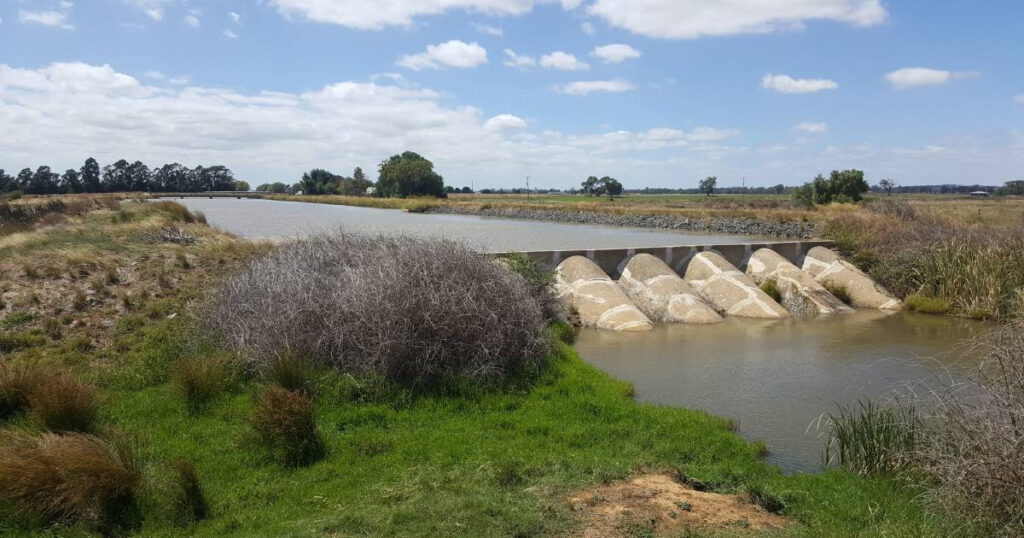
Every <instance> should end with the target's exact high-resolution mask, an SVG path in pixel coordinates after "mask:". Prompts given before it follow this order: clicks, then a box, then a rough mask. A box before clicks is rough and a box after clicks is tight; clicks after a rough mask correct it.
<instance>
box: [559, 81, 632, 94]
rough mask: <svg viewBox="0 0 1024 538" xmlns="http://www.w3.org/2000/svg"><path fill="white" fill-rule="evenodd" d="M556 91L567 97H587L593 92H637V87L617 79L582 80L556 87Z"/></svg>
mask: <svg viewBox="0 0 1024 538" xmlns="http://www.w3.org/2000/svg"><path fill="white" fill-rule="evenodd" d="M554 89H555V91H557V92H559V93H564V94H567V95H587V94H589V93H593V92H604V93H621V92H628V91H630V90H635V89H636V85H635V84H633V83H632V82H629V81H628V80H625V79H621V78H617V79H612V80H581V81H577V82H570V83H568V84H563V85H560V86H555V88H554Z"/></svg>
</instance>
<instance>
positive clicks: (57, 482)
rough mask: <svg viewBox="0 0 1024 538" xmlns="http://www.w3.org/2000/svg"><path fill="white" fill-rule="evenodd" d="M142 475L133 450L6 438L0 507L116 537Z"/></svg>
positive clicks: (85, 441)
mask: <svg viewBox="0 0 1024 538" xmlns="http://www.w3.org/2000/svg"><path fill="white" fill-rule="evenodd" d="M139 480H140V470H139V468H138V465H137V463H136V461H135V459H134V457H133V455H132V452H131V450H130V449H129V448H128V447H127V446H123V445H115V444H111V443H108V442H106V441H103V440H101V439H99V438H98V437H94V436H91V435H82V434H68V435H58V434H52V433H48V434H43V435H42V436H39V437H32V436H28V435H26V434H20V433H13V432H3V433H2V435H0V507H2V509H3V510H5V511H7V512H9V514H8V515H10V516H12V517H18V518H23V519H25V520H29V521H34V522H39V523H44V524H45V523H51V522H52V523H68V524H86V525H89V526H92V527H95V528H97V529H98V530H100V531H101V532H103V533H104V534H109V533H111V532H113V531H114V530H115V529H116V528H117V527H118V524H119V523H120V522H121V521H122V520H123V518H124V516H125V515H126V512H127V511H129V510H130V508H131V506H132V504H133V501H134V496H135V491H136V488H137V486H138V484H139Z"/></svg>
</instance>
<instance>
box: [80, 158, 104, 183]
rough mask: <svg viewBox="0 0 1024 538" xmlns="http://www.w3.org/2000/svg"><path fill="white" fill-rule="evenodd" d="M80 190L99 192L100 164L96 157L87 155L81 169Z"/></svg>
mask: <svg viewBox="0 0 1024 538" xmlns="http://www.w3.org/2000/svg"><path fill="white" fill-rule="evenodd" d="M81 179H82V190H84V191H85V192H100V191H101V190H103V185H102V184H101V183H100V164H99V163H98V162H96V159H93V158H92V157H89V158H88V159H86V160H85V164H84V165H82V169H81Z"/></svg>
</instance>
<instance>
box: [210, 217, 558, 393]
mask: <svg viewBox="0 0 1024 538" xmlns="http://www.w3.org/2000/svg"><path fill="white" fill-rule="evenodd" d="M205 317H206V325H207V326H208V327H209V328H210V329H212V330H213V333H214V334H217V335H220V336H221V337H223V339H224V340H225V342H226V344H227V345H228V346H229V347H231V348H233V349H235V350H238V351H240V352H241V353H242V354H243V356H245V357H246V359H247V360H248V361H249V363H250V365H252V366H253V367H255V368H256V369H259V370H261V371H264V370H265V369H266V368H267V367H268V366H269V365H270V364H271V362H272V361H273V360H275V359H276V358H277V357H278V356H280V355H282V354H291V355H295V356H302V357H306V358H308V359H310V360H312V361H314V362H316V363H320V364H327V365H331V366H333V367H335V368H338V369H340V370H342V371H346V372H355V373H374V374H381V375H384V376H386V377H387V378H389V379H393V380H401V381H405V382H409V383H411V384H414V385H428V384H434V383H437V382H439V381H443V380H446V379H451V378H470V379H474V380H480V381H489V380H500V379H505V378H507V377H509V376H511V375H513V374H514V373H515V372H517V371H519V370H521V369H522V368H523V367H524V366H528V365H535V364H538V363H539V361H540V360H541V359H542V357H543V356H544V354H545V352H546V346H547V340H546V338H545V335H544V326H545V325H544V317H543V314H542V311H541V307H540V305H539V304H538V303H537V301H536V300H535V299H534V298H533V297H532V295H531V293H530V290H529V289H528V287H527V285H526V283H525V281H524V280H523V279H522V277H520V276H518V275H515V274H513V273H511V272H509V271H508V270H506V269H505V268H503V267H502V266H501V265H500V264H498V263H496V262H495V261H494V260H493V259H491V258H490V257H488V256H486V255H484V254H479V253H476V252H473V251H471V250H469V249H468V248H466V247H465V246H463V245H462V244H459V243H456V242H452V241H448V240H428V239H416V238H411V237H400V236H398V237H394V236H379V237H373V236H362V235H351V234H340V235H336V236H327V235H322V236H319V237H315V238H313V239H310V240H308V241H303V242H298V243H293V244H288V245H285V246H282V247H280V248H278V249H276V250H274V251H272V252H271V253H270V254H269V255H268V256H266V257H264V258H262V259H260V260H257V261H255V262H253V263H252V264H250V265H249V266H248V267H247V268H246V269H244V270H243V271H241V272H240V273H238V274H236V275H235V276H234V277H232V278H231V279H229V280H228V281H227V282H226V283H225V285H224V286H223V287H222V288H221V289H220V290H219V291H218V292H217V293H216V294H215V296H214V298H213V300H212V304H211V306H210V308H209V309H208V311H207V313H206V316H205Z"/></svg>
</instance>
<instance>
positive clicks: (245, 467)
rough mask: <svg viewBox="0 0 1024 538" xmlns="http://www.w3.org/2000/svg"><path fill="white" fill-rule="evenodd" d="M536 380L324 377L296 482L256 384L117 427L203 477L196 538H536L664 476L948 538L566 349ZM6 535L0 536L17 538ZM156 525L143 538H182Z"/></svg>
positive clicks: (872, 492) (801, 510)
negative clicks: (259, 436) (311, 443)
mask: <svg viewBox="0 0 1024 538" xmlns="http://www.w3.org/2000/svg"><path fill="white" fill-rule="evenodd" d="M551 361H552V365H551V368H550V369H549V370H548V371H547V372H545V373H544V374H542V375H541V377H540V378H539V379H536V380H534V381H533V382H531V383H528V384H526V385H522V386H518V387H514V388H511V389H509V390H508V391H485V390H477V389H472V388H466V387H462V388H460V389H459V390H458V391H455V392H451V393H442V394H419V395H412V394H410V393H408V392H407V391H405V390H403V389H401V388H398V387H393V386H385V385H381V384H379V383H373V382H369V381H356V380H354V379H353V378H351V377H349V376H343V375H338V374H323V375H321V376H320V377H319V378H318V379H319V384H318V389H317V420H318V424H319V430H320V434H321V436H322V438H323V441H324V444H325V447H326V456H325V458H324V459H323V460H321V461H319V462H317V463H314V464H313V465H311V466H308V467H303V468H288V467H285V466H282V465H279V464H277V463H275V462H274V461H272V460H271V459H270V458H268V457H267V456H266V455H265V453H264V452H263V451H261V450H258V449H256V445H255V444H254V443H255V440H254V439H253V437H252V433H251V430H250V426H249V417H250V416H251V413H252V409H253V403H252V394H254V393H255V392H256V391H258V390H259V386H258V385H257V384H256V383H255V382H253V383H250V384H249V385H248V386H245V387H242V388H238V389H235V390H233V391H231V392H229V393H228V394H226V395H225V396H224V397H222V398H218V399H217V400H215V401H214V402H212V403H211V404H210V405H209V406H208V407H207V408H206V409H204V411H203V412H202V413H200V414H198V415H195V414H191V413H190V412H189V410H188V408H187V406H186V405H185V403H184V402H183V401H182V398H181V397H180V395H179V394H178V393H177V392H176V389H175V387H174V386H173V385H172V384H170V383H163V384H159V385H156V386H152V387H149V388H145V389H142V390H129V389H111V390H109V391H108V394H107V397H108V401H107V403H106V405H105V414H106V418H107V420H108V421H109V422H111V423H113V424H116V425H117V427H118V428H120V429H123V430H126V431H128V432H131V433H132V434H134V435H137V436H138V437H139V438H141V439H144V440H145V442H144V443H143V444H142V447H143V448H142V450H143V453H144V454H143V456H144V457H145V459H146V460H147V461H150V462H167V461H179V460H185V461H189V462H191V463H192V464H193V465H194V466H195V469H196V473H197V476H198V479H199V481H200V483H201V485H202V490H203V494H204V496H205V499H206V501H207V502H208V503H209V506H210V516H209V518H207V519H206V520H204V521H201V522H199V523H198V524H197V525H196V526H195V527H193V528H191V529H189V532H190V533H193V534H195V535H197V536H227V535H234V536H253V535H261V536H266V535H277V536H281V535H285V536H320V535H324V534H337V535H342V536H348V535H371V536H450V535H460V536H535V535H550V534H561V533H564V532H568V531H571V530H572V529H574V528H575V527H574V525H575V524H574V523H573V520H572V514H571V512H570V511H569V509H568V507H567V505H566V503H565V502H564V501H563V499H564V496H565V494H566V493H568V492H569V491H572V490H574V489H577V488H582V487H586V486H588V485H595V484H601V483H607V482H609V481H614V480H617V479H622V478H625V477H627V476H629V475H630V474H632V473H634V472H641V471H644V470H665V471H669V472H672V473H675V474H676V475H677V476H679V477H680V479H685V480H689V481H691V482H692V483H699V484H703V485H704V486H705V487H708V488H710V489H712V490H715V491H722V492H748V493H751V494H753V495H754V496H755V497H756V498H758V499H761V501H762V503H767V504H770V505H771V506H772V507H773V509H775V510H776V511H780V512H781V513H783V514H784V515H787V516H790V517H793V518H794V519H795V520H796V521H797V522H798V524H796V525H795V526H794V527H793V528H791V529H789V530H788V531H787V532H786V533H784V534H787V535H799V536H830V535H831V536H851V535H853V536H855V535H863V536H875V535H879V534H892V535H914V536H921V535H929V534H931V535H939V527H938V526H937V524H936V523H935V522H932V521H929V520H927V519H926V518H925V516H924V514H923V512H922V511H921V509H920V508H919V507H918V505H917V504H916V503H915V501H914V492H912V491H910V490H907V489H903V488H901V487H900V486H898V484H897V483H896V482H894V481H892V480H889V479H883V478H860V477H857V476H856V475H854V474H852V473H848V472H845V471H836V470H834V471H829V472H826V473H823V474H817V475H794V476H784V475H782V474H781V473H780V472H779V470H778V469H777V468H774V467H772V466H769V465H767V464H765V463H764V462H763V461H762V459H761V454H762V452H761V447H760V445H759V444H758V443H748V442H745V441H743V440H742V439H740V438H739V437H738V436H736V435H735V434H734V433H732V431H731V427H730V424H729V422H728V421H726V420H724V419H720V418H716V417H712V416H709V415H707V414H705V413H703V412H699V411H691V410H685V409H675V408H669V407H660V406H654V405H647V404H639V403H636V402H634V401H633V399H632V398H631V397H630V396H629V395H630V394H631V387H630V386H629V385H628V384H626V383H622V382H618V381H615V380H613V379H611V378H610V377H609V376H607V375H605V374H603V373H601V372H599V371H598V370H596V369H594V368H593V367H590V366H588V365H586V364H584V363H583V362H582V361H581V360H580V359H579V358H578V357H577V356H576V354H575V352H573V351H572V349H571V348H570V347H568V346H565V345H560V346H559V347H558V349H557V350H556V351H555V352H554V354H553V357H552V359H551ZM17 530H18V529H17V528H13V527H12V528H5V527H4V524H3V523H0V533H3V532H4V531H10V532H12V533H13V532H15V531H17ZM181 532H182V528H180V527H176V526H174V524H173V523H171V522H170V520H168V519H167V518H165V517H164V518H162V517H148V518H147V517H145V514H144V519H143V524H142V527H141V528H140V529H139V530H138V534H139V535H143V536H176V535H179V534H180V533H181Z"/></svg>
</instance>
